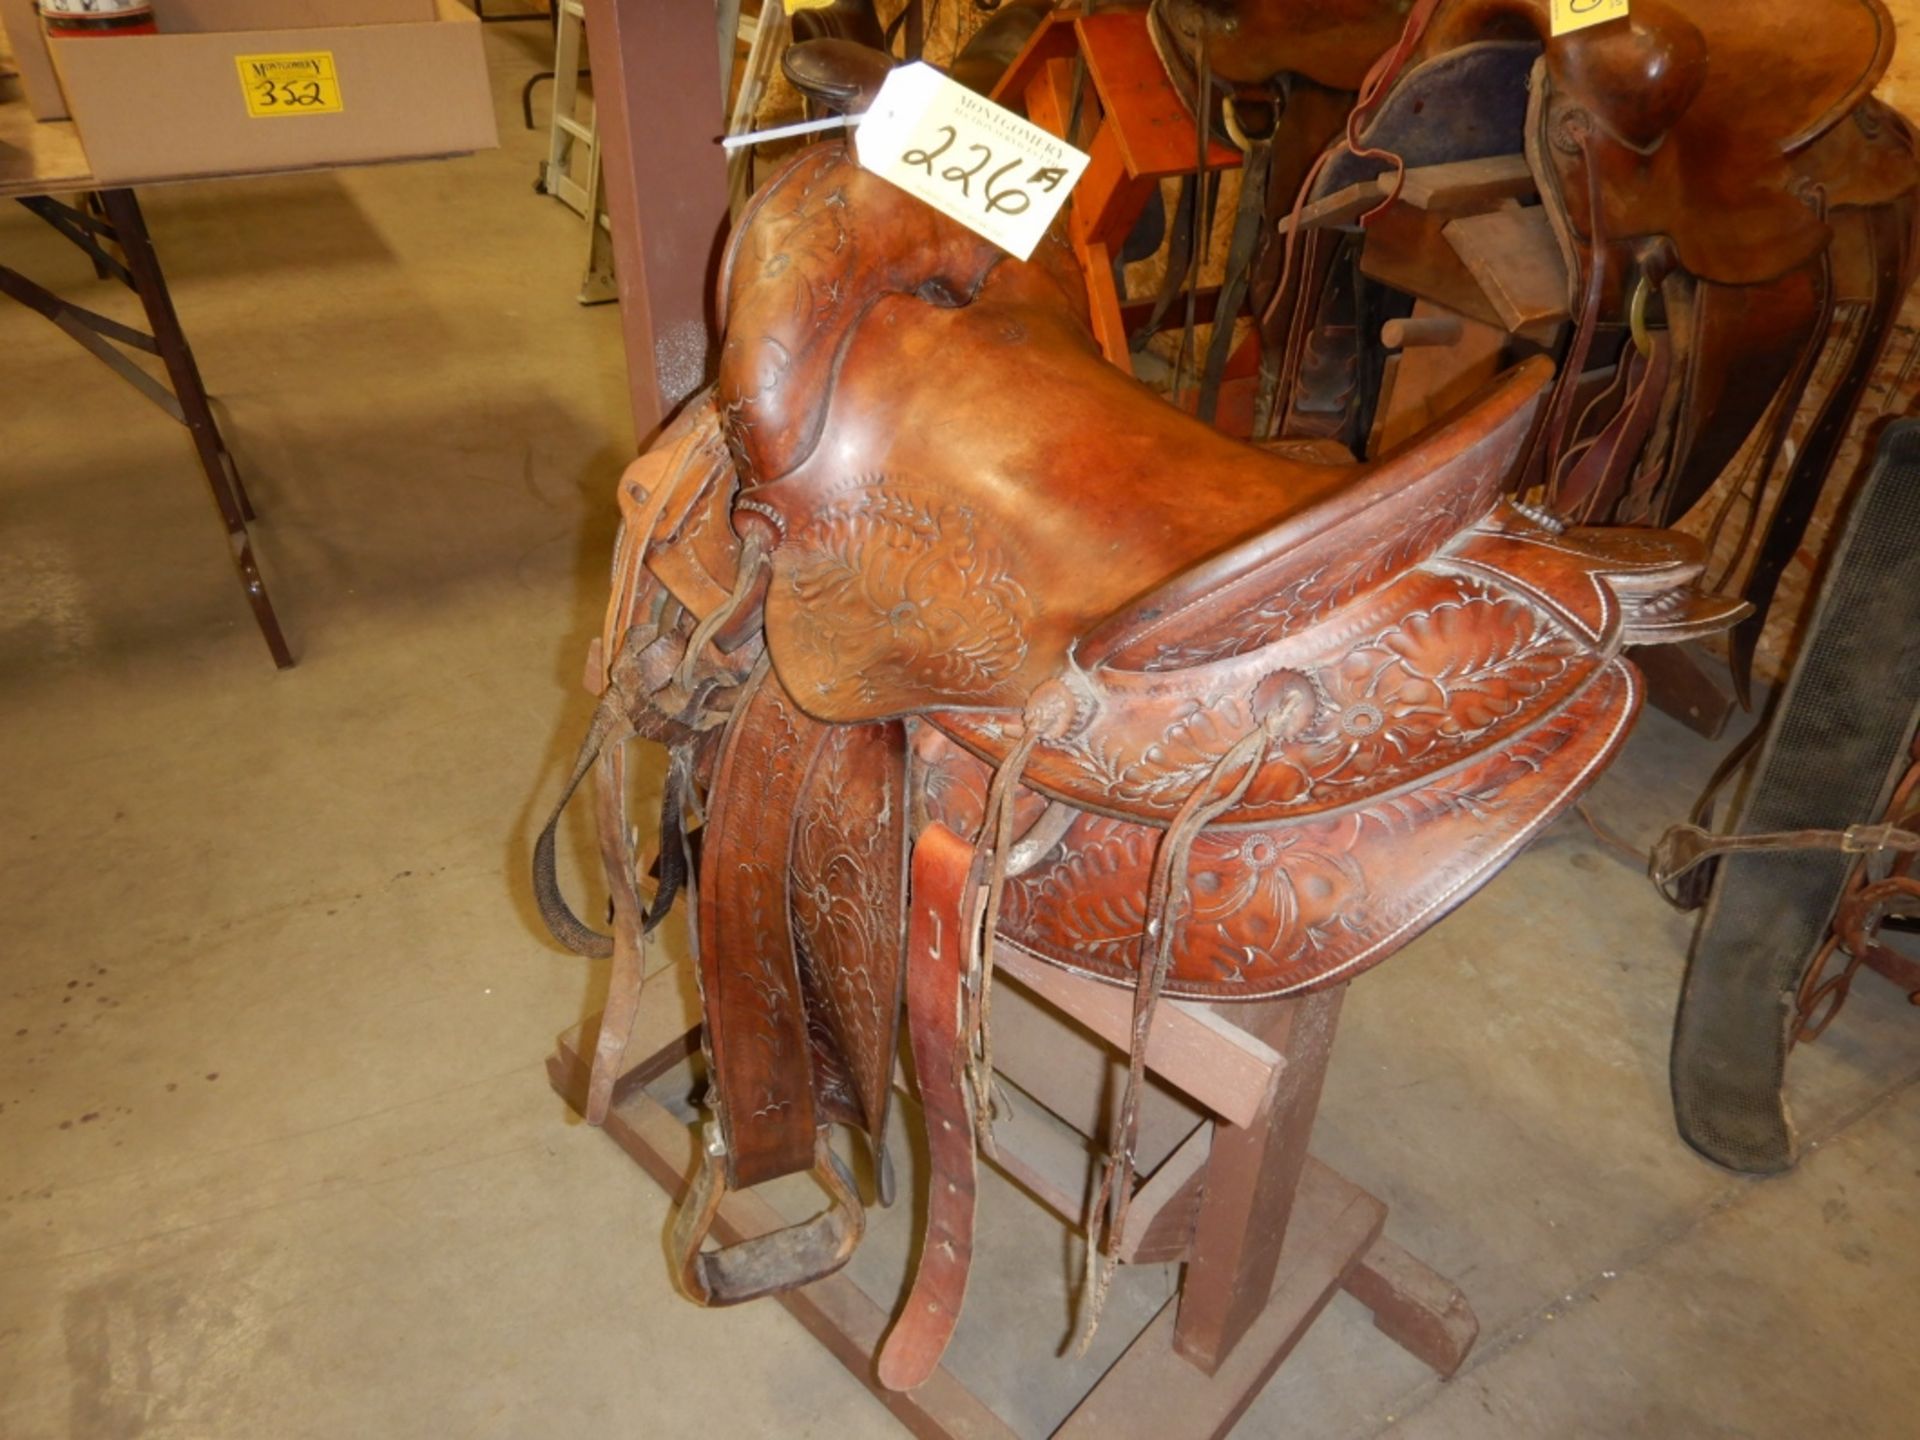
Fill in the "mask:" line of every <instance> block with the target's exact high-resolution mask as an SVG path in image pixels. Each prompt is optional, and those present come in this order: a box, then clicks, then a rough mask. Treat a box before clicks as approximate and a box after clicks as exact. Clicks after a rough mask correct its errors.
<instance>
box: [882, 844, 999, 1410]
mask: <svg viewBox="0 0 1920 1440" xmlns="http://www.w3.org/2000/svg"><path fill="white" fill-rule="evenodd" d="M973 853H974V852H973V847H972V846H970V845H968V844H967V842H966V841H964V840H962V839H961V838H960V837H959V836H958V835H955V834H954V833H953V832H952V831H951V830H949V829H947V828H946V827H945V826H944V825H932V826H929V827H928V828H927V830H926V831H925V832H924V833H923V834H922V835H921V836H920V839H919V841H918V842H917V843H916V844H915V845H914V847H913V881H912V889H913V914H912V920H911V921H910V930H909V939H908V942H907V943H908V952H907V1029H908V1033H909V1035H910V1036H911V1037H912V1039H913V1069H914V1074H915V1075H916V1076H917V1077H918V1079H919V1082H920V1103H921V1105H922V1106H923V1107H924V1109H925V1111H926V1117H927V1140H928V1145H929V1147H930V1148H931V1150H932V1152H933V1185H932V1189H931V1191H930V1193H929V1195H928V1197H927V1233H926V1241H925V1243H924V1245H923V1246H922V1247H921V1251H920V1265H919V1268H918V1269H917V1270H915V1271H914V1276H913V1289H912V1291H911V1292H910V1293H909V1294H908V1296H907V1304H906V1308H905V1309H904V1310H902V1311H901V1312H900V1319H899V1320H898V1322H896V1323H895V1325H894V1327H893V1330H892V1331H891V1333H889V1334H888V1336H887V1339H886V1344H885V1345H884V1346H883V1347H882V1348H881V1351H880V1364H879V1376H880V1383H881V1384H882V1385H885V1386H886V1387H887V1388H888V1389H891V1390H911V1389H913V1388H914V1387H915V1386H916V1385H920V1384H922V1383H923V1382H925V1380H926V1379H927V1377H928V1376H930V1375H931V1374H933V1372H934V1370H935V1368H936V1367H937V1366H938V1365H939V1364H940V1357H941V1355H942V1354H944V1353H945V1351H946V1348H947V1342H948V1341H949V1340H950V1339H952V1338H953V1331H954V1326H955V1325H957V1324H958V1323H959V1320H960V1306H961V1303H962V1302H963V1301H964V1300H965V1299H966V1294H967V1272H968V1270H969V1268H970V1267H971V1265H972V1263H973V1218H974V1201H975V1194H976V1188H977V1185H978V1178H979V1162H978V1157H977V1154H976V1151H975V1149H974V1117H973V1115H972V1113H971V1111H970V1108H969V1105H968V1092H967V1079H966V1071H967V1062H966V1051H965V1040H964V1027H963V1018H964V1015H965V1012H966V998H967V997H966V984H965V982H966V971H967V961H968V958H969V956H970V955H971V953H972V949H973V946H972V934H973V927H974V925H975V924H977V923H978V921H979V918H980V917H979V908H978V905H977V903H976V902H977V897H976V896H975V895H974V894H971V893H969V891H970V888H971V887H970V886H969V885H968V883H967V877H968V874H969V872H970V870H971V868H972V864H973ZM988 963H989V964H991V963H992V958H991V956H989V957H988Z"/></svg>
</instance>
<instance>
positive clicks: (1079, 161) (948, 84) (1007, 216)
mask: <svg viewBox="0 0 1920 1440" xmlns="http://www.w3.org/2000/svg"><path fill="white" fill-rule="evenodd" d="M854 144H855V148H856V151H857V153H858V155H859V157H860V164H861V166H862V167H863V168H864V169H867V170H871V171H872V172H873V173H874V174H876V175H878V176H880V177H881V178H882V179H885V180H890V181H892V182H893V183H894V184H895V185H898V186H899V187H900V188H901V189H902V190H905V191H906V192H907V193H908V194H909V195H912V196H915V197H916V198H918V199H920V200H924V201H926V203H927V204H929V205H931V206H933V208H934V209H936V210H938V211H940V213H941V214H943V215H946V216H949V217H950V218H952V219H954V220H958V221H959V222H960V223H961V224H962V225H965V226H966V227H967V228H968V229H969V230H972V231H974V232H976V233H977V234H980V235H984V236H985V237H986V238H987V239H989V240H991V241H992V242H993V243H994V244H996V245H998V246H999V247H1000V248H1001V249H1002V250H1005V251H1007V252H1008V253H1009V254H1011V255H1014V256H1016V257H1017V258H1019V259H1021V260H1025V259H1027V258H1028V257H1029V256H1031V255H1032V254H1033V250H1034V247H1035V246H1036V245H1038V244H1039V243H1040V237H1041V236H1043V235H1045V234H1046V233H1047V227H1048V226H1049V225H1051V224H1052V223H1053V217H1054V216H1055V215H1057V214H1059V213H1060V207H1061V206H1062V205H1064V204H1066V203H1067V196H1068V195H1069V194H1071V193H1072V191H1073V187H1074V185H1075V184H1076V183H1078V181H1079V179H1080V176H1081V173H1082V172H1083V171H1085V169H1086V168H1087V156H1086V155H1085V153H1084V152H1082V151H1080V150H1076V149H1074V147H1073V146H1071V145H1069V144H1067V143H1066V141H1064V140H1062V139H1060V138H1059V137H1058V136H1055V135H1049V134H1048V133H1047V132H1046V131H1045V130H1042V129H1041V128H1040V127H1039V126H1038V125H1034V124H1032V123H1030V122H1028V121H1026V120H1023V119H1021V118H1020V117H1019V116H1018V115H1016V114H1014V113H1013V112H1012V111H1011V110H1007V109H1004V108H1003V107H1001V106H999V105H996V104H994V103H993V102H992V101H991V100H988V99H985V98H984V97H982V96H979V95H976V94H974V93H973V91H971V90H969V89H967V88H966V87H965V86H963V85H958V84H956V83H955V82H953V81H952V80H949V79H948V78H947V77H946V76H945V75H942V74H941V73H940V72H939V71H938V70H935V69H934V68H933V67H931V66H929V65H922V64H913V65H903V66H901V67H900V68H899V69H897V70H895V71H893V72H892V73H891V74H890V75H888V76H887V80H886V84H884V85H882V86H881V87H880V93H879V95H877V96H876V97H875V98H874V102H873V105H872V107H871V108H870V109H869V110H868V111H867V113H866V116H865V118H863V119H862V120H861V122H860V128H859V129H858V130H857V131H856V132H855V135H854Z"/></svg>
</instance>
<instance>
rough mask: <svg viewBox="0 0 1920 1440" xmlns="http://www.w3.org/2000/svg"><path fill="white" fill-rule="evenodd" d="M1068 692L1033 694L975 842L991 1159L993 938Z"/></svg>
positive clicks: (976, 1019)
mask: <svg viewBox="0 0 1920 1440" xmlns="http://www.w3.org/2000/svg"><path fill="white" fill-rule="evenodd" d="M1064 694H1065V691H1064V688H1062V689H1060V690H1059V691H1058V692H1057V693H1056V690H1055V688H1054V687H1053V686H1051V685H1045V686H1042V687H1041V688H1040V689H1038V690H1036V691H1035V692H1034V695H1033V697H1032V698H1031V699H1030V700H1029V701H1028V703H1027V708H1026V711H1025V713H1024V719H1023V726H1022V729H1021V732H1020V738H1019V740H1017V741H1016V742H1015V743H1014V746H1013V748H1012V749H1011V750H1010V751H1008V752H1007V757H1006V759H1004V760H1003V761H1001V762H1000V766H999V768H998V769H997V770H996V771H995V772H994V776H993V784H992V785H991V786H989V787H988V790H987V801H986V807H985V810H984V811H983V813H982V815H981V818H980V830H979V834H978V836H977V838H976V840H975V850H974V867H975V870H976V873H975V874H974V875H972V876H970V877H969V880H968V889H967V893H968V894H974V893H977V891H976V888H975V887H977V886H978V885H979V884H980V883H981V879H982V877H981V876H980V875H979V874H978V873H977V872H978V870H979V868H980V867H981V866H983V865H984V867H985V871H986V873H985V877H984V879H985V884H986V890H987V900H986V905H985V906H984V907H983V913H982V916H981V921H980V928H979V929H978V930H977V931H976V932H975V933H974V935H973V936H972V944H973V954H972V957H971V961H970V964H969V966H968V969H969V974H970V977H971V980H972V984H971V985H970V987H969V990H970V994H971V1000H972V1007H971V1013H970V1014H969V1016H968V1020H967V1032H968V1041H967V1088H968V1089H969V1091H970V1092H971V1093H972V1096H973V1125H974V1134H975V1137H976V1139H977V1141H978V1143H979V1146H980V1149H981V1151H982V1153H983V1154H985V1155H986V1156H987V1157H988V1158H989V1159H991V1158H992V1157H993V1156H994V1153H995V1151H994V1144H993V1110H994V1106H993V1095H994V1081H993V1024H992V1020H993V937H994V936H995V935H996V934H997V933H998V932H999V929H1000V904H1001V900H1002V898H1003V897H1004V895H1005V893H1006V885H1007V873H1008V866H1009V862H1010V860H1011V857H1012V854H1013V848H1014V839H1013V822H1014V812H1015V811H1016V810H1017V809H1018V808H1019V807H1018V806H1017V805H1016V804H1015V801H1014V796H1015V792H1017V791H1018V789H1019V787H1020V779H1021V777H1022V776H1023V775H1024V774H1025V773H1026V768H1027V761H1028V760H1029V759H1030V758H1031V757H1032V755H1033V752H1034V749H1035V748H1036V747H1037V746H1038V745H1039V744H1040V742H1041V741H1042V740H1047V739H1053V738H1058V737H1059V736H1060V735H1061V734H1063V733H1064V732H1065V730H1066V728H1067V726H1068V724H1069V723H1070V722H1071V720H1072V717H1073V709H1072V705H1071V702H1070V701H1068V702H1067V703H1066V704H1064V705H1063V704H1062V703H1061V698H1060V697H1061V696H1062V695H1064Z"/></svg>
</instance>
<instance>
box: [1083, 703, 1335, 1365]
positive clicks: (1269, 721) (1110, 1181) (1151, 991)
mask: <svg viewBox="0 0 1920 1440" xmlns="http://www.w3.org/2000/svg"><path fill="white" fill-rule="evenodd" d="M1306 708H1310V706H1309V705H1308V703H1307V702H1306V701H1305V700H1304V698H1303V695H1302V693H1301V692H1299V691H1291V692H1289V693H1288V694H1287V696H1286V698H1285V699H1284V700H1283V701H1282V702H1281V703H1280V704H1279V705H1277V706H1276V707H1275V708H1274V709H1273V710H1272V711H1270V712H1269V713H1268V714H1267V715H1266V716H1264V717H1263V718H1262V720H1261V723H1260V726H1259V728H1258V729H1255V730H1252V731H1250V732H1249V733H1247V734H1246V735H1243V736H1242V737H1241V738H1240V739H1239V740H1238V741H1237V742H1235V744H1234V745H1233V747H1232V748H1231V749H1230V750H1228V751H1227V752H1226V754H1224V755H1222V756H1221V757H1220V758H1219V760H1218V761H1216V762H1215V763H1214V766H1213V768H1212V769H1211V770H1209V771H1208V772H1207V775H1206V778H1205V779H1203V780H1202V781H1201V782H1200V783H1199V785H1197V786H1195V787H1194V791H1193V793H1192V794H1191V795H1189V796H1188V797H1187V799H1186V802H1185V803H1184V804H1183V805H1182V806H1181V807H1180V810H1179V812H1178V813H1177V814H1176V815H1175V816H1174V818H1173V821H1172V823H1171V824H1169V825H1168V826H1167V830H1166V833H1165V834H1164V835H1162V836H1161V837H1160V844H1159V846H1158V847H1157V849H1156V850H1155V853H1154V863H1153V873H1152V878H1151V880H1150V881H1149V884H1148V888H1147V907H1146V924H1145V926H1144V927H1143V928H1142V930H1141V934H1140V950H1141V955H1140V967H1139V979H1138V981H1137V982H1136V984H1135V985H1134V991H1133V1027H1132V1030H1131V1032H1130V1033H1129V1035H1128V1050H1127V1086H1126V1090H1125V1091H1124V1093H1123V1095H1122V1098H1121V1102H1120V1118H1119V1124H1118V1133H1117V1134H1116V1135H1115V1137H1114V1145H1113V1148H1112V1151H1111V1152H1110V1153H1109V1155H1108V1156H1107V1160H1106V1163H1105V1165H1104V1166H1103V1167H1102V1170H1101V1176H1100V1186H1099V1189H1098V1191H1097V1192H1096V1193H1095V1195H1094V1199H1093V1204H1092V1206H1091V1207H1090V1208H1089V1210H1088V1214H1087V1272H1086V1301H1085V1310H1086V1326H1085V1329H1084V1330H1083V1331H1082V1333H1081V1337H1080V1353H1081V1354H1082V1355H1084V1354H1086V1352H1087V1347H1088V1346H1089V1345H1091V1344H1092V1343H1093V1336H1094V1332H1095V1331H1096V1330H1097V1329H1099V1326H1100V1312H1101V1310H1102V1309H1104V1308H1105V1305H1106V1299H1107V1291H1108V1289H1109V1287H1110V1286H1111V1285H1112V1282H1113V1275H1114V1271H1115V1270H1116V1269H1118V1268H1119V1264H1120V1259H1119V1248H1120V1246H1121V1244H1122V1243H1123V1242H1124V1240H1125V1238H1126V1228H1127V1214H1128V1212H1129V1210H1130V1209H1131V1208H1132V1205H1133V1169H1134V1147H1135V1145H1136V1144H1137V1143H1138V1141H1139V1135H1140V1101H1141V1097H1142V1096H1143V1094H1144V1093H1145V1090H1146V1079H1147V1040H1148V1037H1149V1036H1150V1035H1151V1034H1152V1033H1153V1019H1154V1015H1155V1013H1156V1012H1157V1011H1158V1009H1159V1005H1160V996H1161V992H1162V991H1163V990H1164V989H1165V988H1166V983H1167V972H1168V969H1169V968H1170V967H1171V965H1172V963H1173V935H1174V930H1175V928H1176V927H1177V925H1178V923H1179V920H1180V909H1181V907H1182V906H1183V905H1184V903H1185V900H1186V893H1185V892H1186V883H1187V862H1188V858H1189V857H1190V856H1191V854H1192V851H1193V842H1194V841H1195V839H1197V838H1198V837H1199V835H1200V832H1201V831H1203V830H1205V829H1206V828H1207V826H1208V825H1210V824H1212V823H1213V822H1214V821H1215V820H1216V819H1218V818H1219V817H1220V816H1221V815H1223V814H1225V813H1226V812H1227V811H1229V810H1231V809H1232V808H1233V807H1234V806H1235V805H1238V804H1239V803H1240V801H1241V799H1242V798H1243V797H1244V796H1245V795H1246V793H1247V790H1248V788H1249V787H1250V786H1251V785H1252V784H1253V780H1254V777H1255V776H1256V775H1258V774H1259V773H1260V767H1261V765H1262V764H1263V763H1264V762H1265V760H1266V757H1267V749H1268V747H1269V746H1270V745H1271V744H1272V743H1273V742H1274V741H1275V740H1277V739H1280V738H1283V737H1285V736H1286V735H1288V734H1289V733H1290V732H1291V730H1292V729H1293V728H1294V727H1295V724H1296V721H1298V722H1301V723H1304V721H1305V720H1306V718H1307V717H1306V716H1305V715H1302V714H1301V711H1302V710H1303V709H1306ZM1236 772H1237V773H1236ZM1230 776H1231V777H1233V779H1232V783H1231V784H1229V785H1227V787H1226V789H1225V791H1224V793H1219V790H1220V786H1221V784H1222V782H1224V781H1226V780H1227V779H1228V777H1230Z"/></svg>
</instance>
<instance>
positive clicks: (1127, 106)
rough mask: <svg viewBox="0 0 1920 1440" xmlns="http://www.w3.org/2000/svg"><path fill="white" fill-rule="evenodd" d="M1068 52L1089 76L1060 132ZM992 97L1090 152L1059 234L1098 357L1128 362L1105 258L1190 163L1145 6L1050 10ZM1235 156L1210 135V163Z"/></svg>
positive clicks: (1229, 164)
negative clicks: (1071, 254)
mask: <svg viewBox="0 0 1920 1440" xmlns="http://www.w3.org/2000/svg"><path fill="white" fill-rule="evenodd" d="M1076 57H1079V58H1080V59H1082V60H1083V61H1084V62H1085V65H1086V76H1087V81H1088V83H1087V85H1086V86H1085V88H1084V91H1083V94H1082V99H1081V111H1082V113H1081V117H1080V120H1081V123H1080V129H1079V134H1078V135H1077V136H1073V137H1067V128H1068V122H1069V120H1070V118H1071V113H1072V108H1073V67H1074V61H1075V58H1076ZM993 98H994V99H995V100H997V101H999V102H1000V103H1001V104H1003V105H1008V106H1010V107H1012V108H1014V109H1024V110H1025V111H1026V114H1027V118H1028V119H1030V120H1031V121H1033V123H1034V124H1036V125H1038V126H1040V127H1041V128H1042V129H1043V130H1047V131H1050V132H1052V133H1053V134H1055V135H1059V136H1062V137H1064V138H1071V139H1072V140H1073V142H1074V143H1075V144H1076V145H1082V146H1083V148H1084V149H1085V150H1086V151H1087V154H1088V155H1089V156H1090V157H1091V159H1090V161H1089V163H1088V165H1087V170H1086V173H1085V174H1084V175H1082V176H1081V177H1080V183H1079V185H1078V186H1076V187H1075V188H1074V192H1073V206H1072V209H1071V211H1070V212H1069V215H1068V221H1067V226H1068V234H1069V235H1070V236H1071V237H1072V240H1073V248H1074V251H1075V253H1076V254H1077V255H1078V256H1079V258H1080V265H1081V268H1082V270H1084V271H1085V272H1086V277H1087V290H1088V299H1089V301H1090V303H1091V307H1092V313H1093V331H1094V338H1095V339H1097V340H1098V341H1099V342H1100V348H1101V350H1102V352H1103V353H1104V354H1105V355H1106V357H1107V359H1109V360H1111V361H1112V362H1113V363H1114V364H1116V365H1118V366H1119V367H1120V368H1121V369H1123V370H1124V369H1127V368H1128V352H1127V326H1126V321H1125V319H1124V317H1123V313H1122V312H1123V309H1124V307H1125V297H1124V296H1123V295H1122V294H1121V293H1120V288H1119V286H1118V285H1117V284H1116V283H1115V281H1114V263H1113V261H1114V257H1115V256H1116V255H1118V254H1119V253H1120V247H1121V245H1122V244H1123V243H1124V242H1125V240H1126V238H1127V235H1128V234H1129V233H1130V232H1131V231H1132V229H1133V227H1134V223H1135V222H1136V221H1138V220H1139V218H1140V212H1141V211H1142V210H1143V209H1145V208H1146V204H1147V200H1148V198H1149V197H1150V196H1151V195H1152V194H1153V192H1154V190H1155V189H1157V188H1158V186H1159V184H1160V182H1161V181H1162V180H1167V179H1173V178H1177V177H1179V176H1181V175H1186V174H1191V173H1192V172H1193V170H1194V169H1195V167H1196V164H1197V162H1198V160H1199V144H1200V137H1199V135H1198V133H1197V132H1196V130H1195V128H1194V123H1193V118H1192V117H1191V116H1190V115H1188V114H1187V110H1186V107H1185V105H1183V104H1182V103H1181V100H1180V96H1179V95H1178V94H1177V93H1175V91H1174V88H1173V86H1172V84H1171V83H1169V82H1168V80H1167V76H1166V72H1165V70H1164V69H1163V68H1162V66H1161V64H1160V57H1159V55H1158V54H1156V53H1155V51H1154V48H1153V42H1152V40H1151V39H1150V38H1149V37H1148V35H1147V24H1146V13H1145V12H1144V11H1140V10H1127V11H1117V12H1113V13H1109V14H1102V15H1077V14H1075V13H1074V12H1073V11H1070V10H1069V11H1057V12H1055V13H1054V14H1053V15H1051V16H1049V17H1048V19H1047V21H1046V22H1045V23H1044V24H1042V25H1041V27H1040V28H1039V29H1038V30H1037V31H1035V32H1034V34H1033V37H1032V38H1031V39H1030V40H1029V41H1028V42H1027V46H1026V48H1025V49H1024V50H1022V51H1021V53H1020V55H1019V56H1018V58H1016V59H1015V60H1014V62H1013V64H1012V65H1011V66H1009V67H1008V69H1007V73H1006V74H1005V75H1004V76H1002V77H1001V80H1000V83H999V84H998V85H997V86H995V87H994V92H993ZM1086 137H1091V138H1086ZM1239 164H1240V153H1239V152H1238V151H1237V150H1234V149H1231V148H1230V147H1228V146H1225V145H1222V144H1220V143H1219V142H1218V141H1215V140H1211V139H1209V141H1208V142H1207V158H1206V168H1207V169H1208V170H1209V171H1215V170H1231V169H1233V168H1235V167H1236V166H1238V165H1239Z"/></svg>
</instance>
